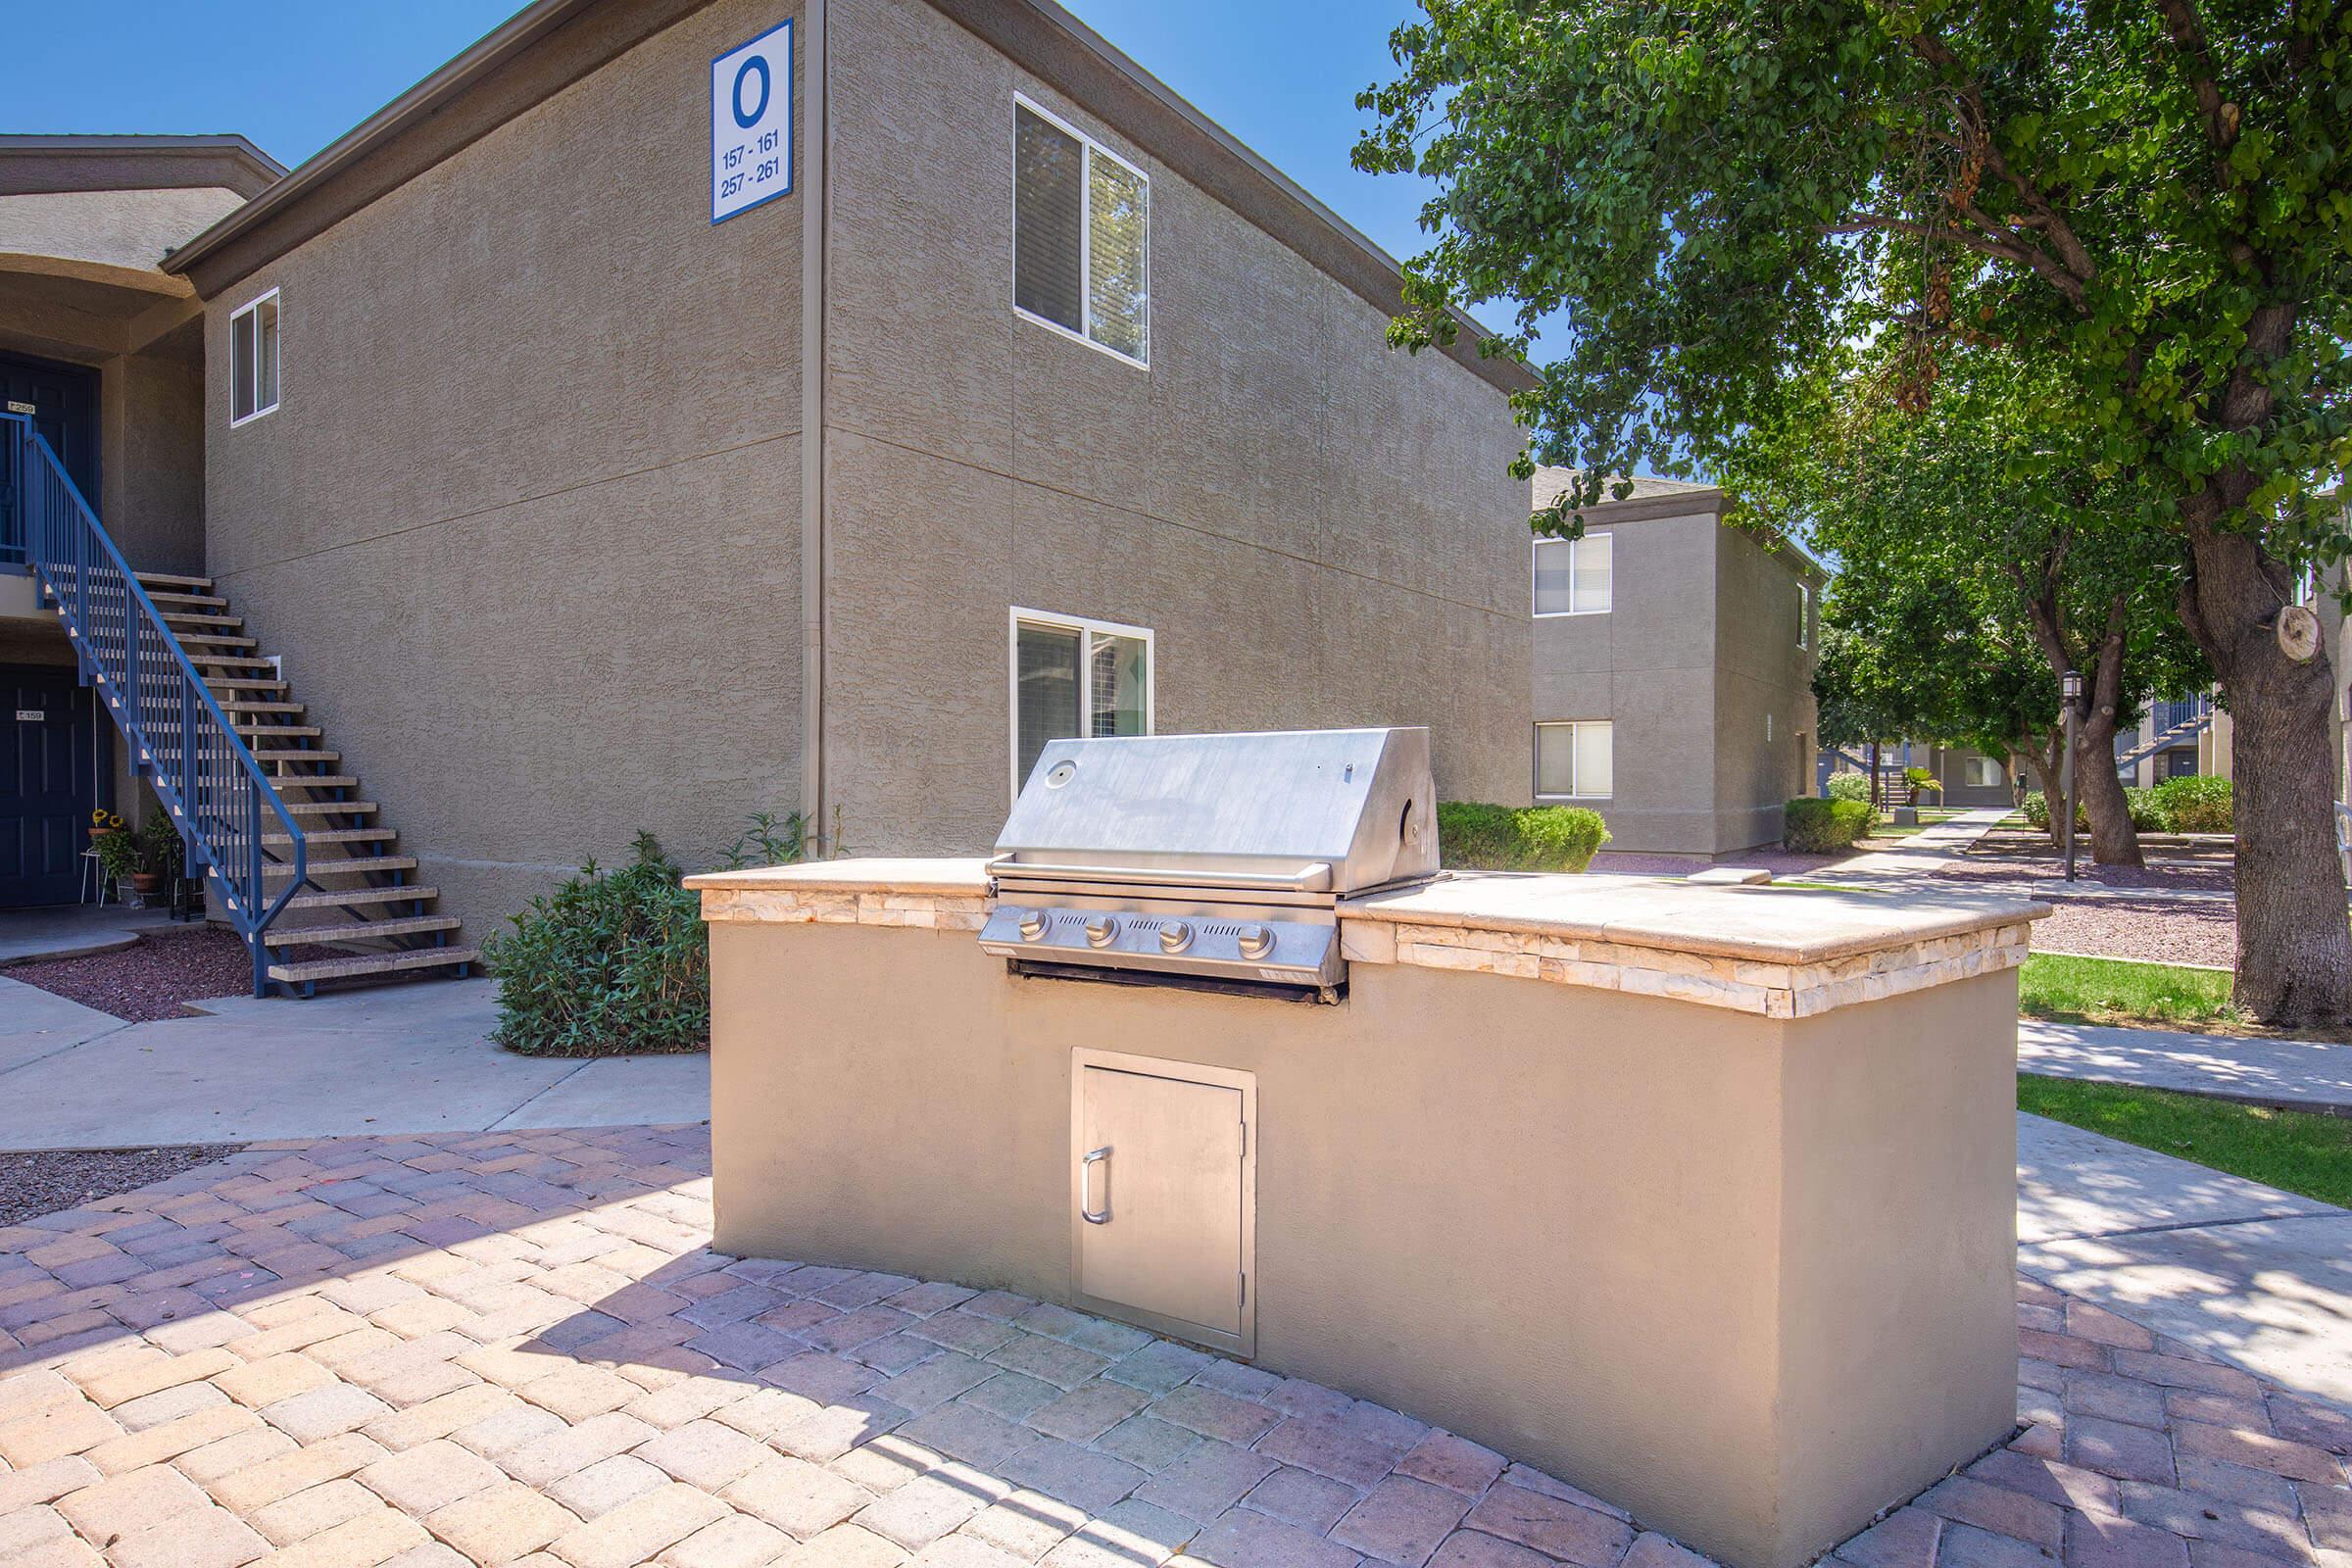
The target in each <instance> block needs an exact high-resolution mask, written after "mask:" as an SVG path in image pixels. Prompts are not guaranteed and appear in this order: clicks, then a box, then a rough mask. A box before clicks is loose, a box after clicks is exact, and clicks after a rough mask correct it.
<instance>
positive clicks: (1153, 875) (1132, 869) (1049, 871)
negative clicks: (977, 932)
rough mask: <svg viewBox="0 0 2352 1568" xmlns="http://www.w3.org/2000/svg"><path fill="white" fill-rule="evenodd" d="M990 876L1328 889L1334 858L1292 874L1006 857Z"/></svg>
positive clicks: (990, 864)
mask: <svg viewBox="0 0 2352 1568" xmlns="http://www.w3.org/2000/svg"><path fill="white" fill-rule="evenodd" d="M987 870H988V874H989V875H990V876H1043V877H1075V878H1078V879H1080V880H1082V881H1087V882H1140V883H1149V884H1151V885H1152V886H1154V887H1190V888H1234V889H1240V890H1244V891H1249V892H1280V893H1328V892H1330V891H1331V862H1330V861H1329V860H1317V861H1315V862H1314V863H1312V864H1311V865H1304V866H1301V867H1299V869H1298V870H1297V871H1294V872H1293V873H1291V874H1290V875H1289V876H1259V875H1256V874H1254V873H1252V872H1249V871H1188V870H1177V869H1172V868H1169V867H1164V866H1159V867H1154V866H1125V865H1119V866H1110V865H1053V864H1048V863H1044V862H1041V861H1036V860H1016V859H1011V858H1005V857H999V858H996V859H994V860H991V861H989V862H988V866H987Z"/></svg>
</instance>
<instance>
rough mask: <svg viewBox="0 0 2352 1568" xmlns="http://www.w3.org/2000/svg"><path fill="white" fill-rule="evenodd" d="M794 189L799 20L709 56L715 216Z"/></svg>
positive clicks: (724, 216)
mask: <svg viewBox="0 0 2352 1568" xmlns="http://www.w3.org/2000/svg"><path fill="white" fill-rule="evenodd" d="M791 194H792V24H791V23H789V22H784V23H779V24H778V25H775V26H773V27H770V28H769V29H768V30H767V31H765V32H763V33H761V34H760V36H759V37H757V38H754V39H753V40H752V41H751V42H750V43H747V44H741V45H738V46H737V47H735V48H733V49H730V50H728V51H727V52H726V53H725V54H723V55H720V56H719V57H718V58H717V59H716V60H713V61H711V221H712V222H713V223H720V222H724V221H726V220H728V219H730V218H733V217H734V216H735V215H736V214H737V213H745V212H749V211H751V210H752V209H753V208H755V207H758V206H759V205H760V204H761V203H762V202H772V201H774V200H775V199H776V198H777V197H779V196H789V195H791Z"/></svg>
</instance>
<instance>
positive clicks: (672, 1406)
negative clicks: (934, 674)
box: [0, 1128, 2352, 1568]
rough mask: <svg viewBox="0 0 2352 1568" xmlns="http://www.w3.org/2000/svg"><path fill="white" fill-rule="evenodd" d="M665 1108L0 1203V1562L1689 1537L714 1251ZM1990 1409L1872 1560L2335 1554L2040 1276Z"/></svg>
mask: <svg viewBox="0 0 2352 1568" xmlns="http://www.w3.org/2000/svg"><path fill="white" fill-rule="evenodd" d="M708 1168H709V1167H708V1144H707V1136H706V1134H705V1133H704V1131H703V1130H702V1129H700V1128H672V1129H661V1128H636V1129H601V1130H597V1131H592V1132H570V1133H531V1134H509V1135H502V1134H448V1135H438V1136H435V1137H430V1138H417V1139H401V1140H394V1139H343V1140H335V1141H330V1142H325V1143H319V1144H311V1145H307V1146H289V1147H281V1148H273V1149H263V1150H254V1151H249V1152H245V1153H243V1154H240V1155H237V1156H236V1157H234V1158H232V1159H230V1160H228V1161H225V1162H224V1163H221V1164H218V1165H212V1166H208V1167H204V1168H202V1169H200V1170H196V1171H192V1172H189V1173H188V1174H186V1175H184V1176H181V1177H178V1178H175V1179H173V1180H172V1181H170V1182H166V1183H161V1184H159V1185H157V1186H154V1187H149V1188H146V1189H144V1190H142V1191H140V1192H137V1193H131V1194H125V1195H123V1196H121V1197H119V1198H114V1199H109V1200H106V1201H102V1202H98V1203H93V1204H91V1205H89V1206H86V1207H84V1208H79V1209H74V1210H71V1211H68V1212H65V1213H60V1214H53V1215H49V1216H46V1217H44V1218H42V1219H40V1220H37V1221H34V1222H32V1223H31V1224H28V1225H25V1226H20V1227H17V1228H15V1229H11V1230H7V1231H0V1249H4V1250H0V1331H5V1332H4V1333H0V1465H4V1467H5V1468H0V1563H6V1564H8V1565H10V1568H64V1565H70V1564H73V1565H90V1564H97V1563H99V1562H101V1561H105V1562H110V1563H112V1564H114V1565H116V1568H237V1565H240V1564H244V1563H248V1562H255V1561H261V1560H264V1559H267V1560H268V1561H270V1562H271V1563H273V1564H284V1565H287V1568H294V1565H319V1568H354V1565H372V1564H377V1563H386V1562H390V1563H397V1564H400V1565H401V1568H451V1565H459V1564H464V1563H467V1562H472V1563H478V1564H503V1563H509V1562H518V1563H524V1564H528V1565H529V1568H636V1565H639V1564H645V1563H661V1564H665V1565H673V1568H751V1565H755V1564H763V1563H769V1562H783V1563H786V1564H789V1565H791V1568H897V1565H898V1564H900V1563H902V1562H906V1561H908V1560H910V1559H911V1561H912V1562H913V1563H914V1564H915V1565H917V1568H1020V1565H1022V1564H1025V1563H1042V1564H1044V1565H1045V1568H1156V1565H1157V1564H1159V1563H1161V1562H1163V1561H1164V1560H1166V1559H1167V1558H1169V1557H1170V1556H1172V1555H1174V1554H1176V1553H1177V1552H1179V1551H1182V1552H1184V1553H1186V1554H1188V1555H1190V1556H1192V1557H1195V1558H1199V1559H1201V1560H1202V1561H1204V1562H1206V1563H1209V1564H1213V1565H1217V1568H1352V1565H1353V1564H1355V1563H1356V1562H1357V1561H1358V1560H1359V1559H1361V1558H1370V1559H1375V1560H1378V1561H1380V1562H1389V1563H1397V1564H1405V1565H1410V1568H1420V1565H1423V1564H1430V1565H1432V1568H1546V1565H1547V1564H1551V1563H1555V1562H1564V1563H1571V1564H1576V1565H1579V1568H1618V1565H1620V1564H1622V1565H1624V1568H1677V1565H1681V1568H1689V1565H1691V1564H1694V1563H1696V1562H1697V1561H1698V1559H1697V1558H1695V1557H1693V1556H1692V1555H1691V1554H1689V1553H1686V1552H1683V1551H1682V1550H1681V1549H1680V1548H1678V1547H1676V1546H1675V1545H1674V1544H1672V1543H1671V1542H1668V1541H1667V1540H1666V1539H1665V1538H1664V1537H1662V1536H1659V1535H1656V1534H1654V1533H1647V1532H1643V1531H1642V1530H1641V1529H1640V1528H1639V1527H1638V1526H1637V1525H1636V1524H1635V1523H1633V1522H1632V1521H1629V1520H1628V1519H1627V1518H1626V1517H1625V1516H1624V1515H1623V1514H1622V1513H1620V1512H1618V1511H1616V1510H1614V1509H1611V1508H1609V1507H1608V1506H1607V1505H1606V1504H1604V1503H1601V1502H1599V1501H1598V1500H1596V1499H1594V1498H1592V1497H1588V1496H1586V1495H1583V1494H1582V1493H1579V1492H1577V1491H1575V1490H1574V1489H1573V1488H1570V1487H1567V1486H1564V1485H1562V1484H1561V1483H1559V1482H1557V1481H1554V1480H1552V1479H1550V1478H1549V1477H1546V1476H1543V1475H1540V1474H1537V1473H1536V1472H1534V1471H1531V1470H1529V1469H1527V1468H1525V1467H1524V1466H1521V1465H1516V1464H1512V1463H1510V1462H1509V1461H1508V1460H1506V1459H1505V1458H1504V1456H1502V1455H1500V1454H1496V1453H1494V1452H1491V1451H1489V1450H1488V1449H1485V1448H1482V1447H1480V1446H1477V1445H1475V1444H1472V1443H1468V1442H1465V1441H1463V1440H1461V1439H1459V1438H1455V1437H1451V1436H1448V1435H1446V1434H1445V1433H1442V1432H1438V1431H1434V1430H1432V1429H1430V1428H1428V1427H1425V1426H1423V1425H1422V1424H1421V1423H1420V1422H1417V1421H1414V1420H1412V1419H1411V1418H1409V1417H1407V1416H1403V1415H1399V1414H1397V1412H1395V1411H1393V1410H1386V1409H1382V1408H1380V1407H1378V1406H1375V1405H1371V1404H1367V1403H1364V1402H1362V1401H1360V1400H1355V1399H1350V1398H1349V1397H1347V1396H1346V1395H1344V1394H1339V1393H1336V1392H1334V1391H1332V1390H1329V1389H1324V1388H1319V1387H1315V1386H1313V1385H1308V1384H1303V1383H1299V1382H1295V1381H1293V1382H1285V1381H1284V1380H1282V1379H1280V1378H1276V1377H1273V1376H1270V1375H1268V1374H1266V1373H1264V1372H1261V1371H1258V1370H1256V1369H1253V1368H1250V1367H1248V1366H1244V1365H1241V1364H1239V1363H1236V1362H1232V1361H1226V1360H1221V1359H1217V1358H1214V1357H1211V1356H1207V1355H1203V1354H1201V1353H1200V1352H1198V1351H1194V1350H1190V1349H1187V1348H1182V1347H1180V1346H1176V1345H1173V1344H1170V1343H1168V1342H1166V1341H1160V1340H1154V1339H1152V1338H1151V1337H1150V1336H1148V1335H1146V1334H1143V1333H1141V1332H1139V1331H1137V1330H1133V1329H1129V1328H1126V1327H1123V1326H1120V1325H1117V1324H1113V1323H1108V1322H1104V1321H1103V1320H1101V1319H1097V1318H1090V1317H1082V1316H1079V1315H1077V1314H1075V1313H1071V1312H1066V1311H1063V1310H1061V1309H1059V1308H1056V1307H1054V1306H1049V1305H1039V1304H1037V1303H1035V1302H1031V1301H1028V1300H1024V1299H1019V1298H1016V1297H1011V1296H1006V1295H1004V1294H1001V1293H986V1294H974V1293H972V1292H970V1291H966V1290H964V1289H961V1288H960V1287H956V1286H953V1285H945V1284H933V1283H919V1282H916V1281H914V1280H909V1279H903V1278H898V1277H894V1276H888V1275H880V1274H868V1273H858V1272H855V1271H852V1270H847V1269H837V1268H816V1267H806V1268H796V1267H794V1266H793V1265H791V1264H786V1263H776V1262H764V1261H747V1260H739V1259H735V1258H731V1257H727V1256H724V1255H722V1254H718V1253H714V1252H711V1251H710V1250H708V1249H707V1248H706V1246H705V1242H706V1240H707V1238H708V1234H709V1233H708V1229H707V1227H708V1221H709V1215H710V1187H709V1180H708V1177H707V1175H706V1172H707V1170H708ZM2022 1311H2023V1314H2024V1317H2023V1328H2022V1332H2021V1342H2022V1349H2023V1351H2024V1359H2023V1361H2022V1363H2021V1365H2022V1367H2023V1369H2024V1371H2023V1383H2024V1394H2023V1397H2024V1406H2023V1413H2024V1417H2025V1419H2026V1420H2027V1421H2028V1422H2029V1423H2030V1425H2028V1427H2027V1428H2026V1429H2025V1430H2024V1431H2023V1433H2022V1434H2021V1435H2020V1436H2019V1437H2018V1438H2017V1439H2016V1440H2015V1441H2014V1442H2012V1443H2011V1444H2010V1445H2009V1446H2007V1447H2005V1448H2003V1449H2000V1450H1998V1451H1995V1452H1994V1453H1992V1454H1990V1455H1988V1456H1986V1457H1985V1458H1984V1459H1982V1460H1980V1461H1979V1462H1977V1463H1976V1464H1975V1465H1973V1466H1971V1467H1970V1468H1969V1470H1968V1472H1967V1473H1966V1474H1965V1475H1962V1476H1957V1477H1954V1478H1952V1479H1950V1480H1947V1481H1945V1482H1943V1483H1942V1484H1941V1485H1940V1486H1938V1487H1937V1488H1936V1489H1935V1490H1934V1491H1932V1492H1930V1493H1929V1494H1928V1495H1925V1496H1924V1497H1922V1498H1920V1499H1919V1500H1918V1501H1917V1502H1916V1503H1915V1504H1913V1505H1912V1506H1910V1507H1908V1508H1905V1509H1903V1510H1902V1511H1900V1512H1898V1513H1896V1514H1894V1515H1892V1516H1891V1517H1889V1518H1888V1519H1887V1521H1886V1522H1884V1523H1883V1524H1881V1525H1879V1526H1878V1527H1877V1528H1876V1529H1874V1530H1872V1531H1870V1532H1868V1533H1866V1534H1865V1535H1863V1536H1861V1537H1859V1538H1857V1539H1856V1540H1855V1541H1853V1542H1849V1543H1848V1544H1846V1545H1845V1546H1844V1547H1843V1548H1842V1550H1841V1552H1840V1554H1839V1556H1840V1560H1841V1561H1843V1562H1845V1563H1849V1564H1855V1565H1865V1568H1893V1565H1911V1564H1923V1565H1924V1564H1930V1563H1933V1564H1936V1565H1938V1568H1973V1565H1994V1568H1999V1565H2005V1564H2044V1563H2048V1562H2051V1561H2052V1560H2054V1559H2057V1558H2060V1557H2063V1559H2064V1560H2065V1562H2067V1563H2068V1564H2071V1565H2075V1568H2092V1565H2101V1564H2114V1565H2131V1568H2140V1565H2149V1568H2255V1565H2259V1564H2266V1563H2275V1562H2278V1561H2286V1562H2308V1563H2318V1564H2327V1565H2331V1568H2345V1565H2348V1564H2352V1492H2347V1490H2346V1472H2345V1467H2344V1455H2345V1453H2346V1451H2347V1449H2348V1448H2352V1420H2347V1419H2346V1418H2345V1417H2344V1416H2342V1415H2340V1414H2337V1413H2335V1412H2332V1411H2330V1410H2327V1409H2324V1408H2321V1407H2318V1406H2315V1405H2312V1404H2310V1403H2308V1402H2305V1401H2301V1400H2297V1399H2294V1398H2292V1397H2287V1396H2285V1395H2284V1394H2281V1393H2279V1392H2278V1391H2277V1390H2274V1389H2269V1388H2266V1387H2265V1386H2263V1385H2261V1384H2259V1383H2257V1382H2256V1381H2255V1380H2254V1379H2253V1378H2251V1377H2249V1376H2247V1375H2246V1374H2244V1373H2241V1372H2238V1371H2235V1370H2234V1369H2231V1368H2229V1367H2227V1366H2224V1365H2221V1364H2219V1363H2217V1362H2215V1361H2213V1360H2211V1359H2209V1358H2207V1357H2204V1356H2202V1355H2199V1354H2197V1353H2196V1352H2194V1351H2189V1350H2186V1349H2184V1348H2181V1347H2178V1346H2174V1345H2170V1344H2167V1343H2162V1342H2159V1341H2157V1340H2155V1339H2153V1338H2152V1337H2151V1336H2148V1335H2147V1334H2145V1333H2144V1332H2142V1331H2140V1330H2138V1329H2136V1328H2135V1327H2134V1326H2133V1325H2131V1324H2130V1323H2127V1322H2125V1321H2123V1320H2122V1319H2120V1318H2116V1317H2113V1316H2111V1315H2109V1314H2107V1313H2104V1312H2101V1311H2099V1310H2098V1309H2097V1308H2094V1307H2091V1306H2089V1305H2087V1304H2086V1303H2082V1302H2079V1301H2077V1302H2070V1301H2068V1300H2066V1299H2062V1298H2059V1297H2057V1296H2056V1295H2055V1294H2053V1293H2051V1292H2048V1291H2046V1290H2044V1289H2041V1288H2039V1287H2033V1286H2029V1287H2027V1288H2026V1290H2025V1295H2024V1299H2023V1306H2022Z"/></svg>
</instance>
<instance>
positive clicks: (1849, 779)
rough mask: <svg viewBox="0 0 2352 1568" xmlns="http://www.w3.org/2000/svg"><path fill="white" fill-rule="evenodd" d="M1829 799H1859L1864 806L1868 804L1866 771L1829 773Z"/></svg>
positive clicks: (1868, 778) (1868, 784) (1868, 788)
mask: <svg viewBox="0 0 2352 1568" xmlns="http://www.w3.org/2000/svg"><path fill="white" fill-rule="evenodd" d="M1830 799H1831V800H1833V801H1860V802H1861V803H1862V804H1863V805H1864V806H1868V805H1869V804H1870V775H1869V774H1867V773H1832V774H1831V775H1830Z"/></svg>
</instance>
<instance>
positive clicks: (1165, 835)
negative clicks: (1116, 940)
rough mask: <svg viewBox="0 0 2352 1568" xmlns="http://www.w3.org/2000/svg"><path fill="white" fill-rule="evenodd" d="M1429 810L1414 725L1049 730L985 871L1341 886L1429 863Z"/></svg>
mask: <svg viewBox="0 0 2352 1568" xmlns="http://www.w3.org/2000/svg"><path fill="white" fill-rule="evenodd" d="M1436 812H1437V789H1436V786H1435V784H1434V783H1433V782H1432V779H1431V776H1430V763H1429V731H1428V730H1426V729H1420V728H1410V729H1332V730H1284V731H1276V732H1272V733H1265V734H1254V735H1136V736H1108V737H1103V738H1100V739H1088V740H1061V741H1053V742H1050V743H1048V744H1047V746H1046V749H1045V752H1044V754H1043V755H1042V756H1040V757H1039V758H1038V760H1037V766H1036V767H1035V768H1034V769H1033V770H1032V771H1031V773H1030V775H1029V782H1028V783H1027V784H1026V785H1024V786H1023V787H1022V789H1021V795H1020V799H1019V800H1018V801H1016V802H1014V803H1013V808H1012V814H1011V816H1009V817H1008V818H1006V819H1005V831H1004V832H1003V833H1002V834H1000V835H998V838H997V858H995V859H994V860H992V861H991V862H990V863H989V869H990V871H991V872H993V873H996V874H998V875H1017V876H1022V877H1032V878H1035V877H1046V878H1058V879H1069V880H1081V881H1097V882H1110V881H1117V882H1131V883H1147V884H1155V885H1160V884H1164V885H1171V886H1188V887H1227V888H1289V889H1296V890H1299V891H1302V892H1328V893H1334V894H1340V895H1347V894H1352V893H1358V892H1362V891H1364V890H1366V889H1369V888H1375V887H1381V886H1385V885H1387V884H1389V883H1392V882H1399V881H1406V880H1412V879H1417V878H1422V877H1427V876H1431V875H1434V874H1435V873H1436V871H1437V868H1438V835H1437V823H1436Z"/></svg>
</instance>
